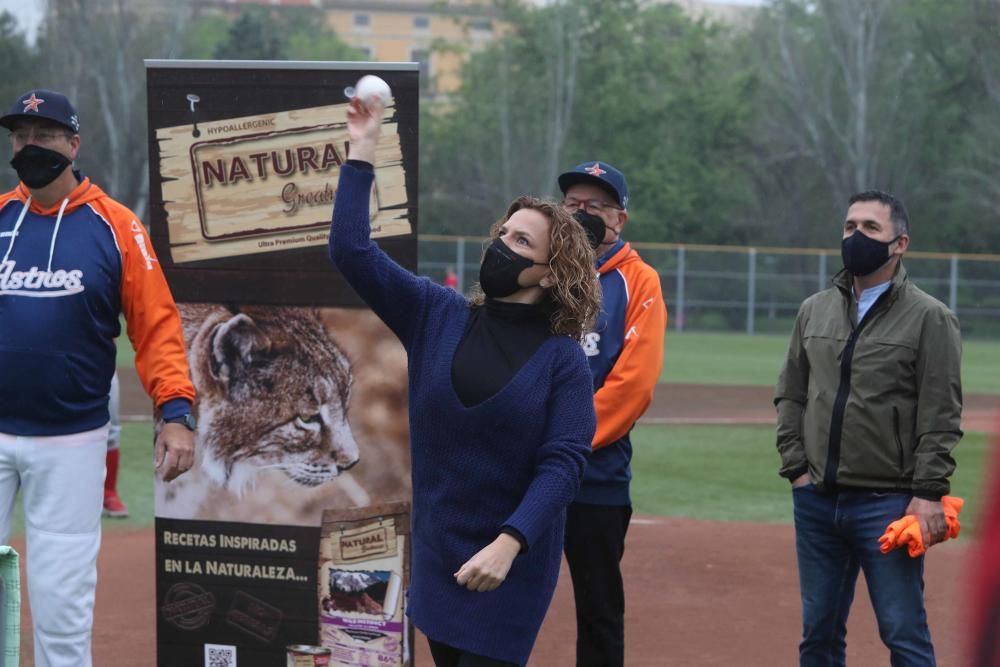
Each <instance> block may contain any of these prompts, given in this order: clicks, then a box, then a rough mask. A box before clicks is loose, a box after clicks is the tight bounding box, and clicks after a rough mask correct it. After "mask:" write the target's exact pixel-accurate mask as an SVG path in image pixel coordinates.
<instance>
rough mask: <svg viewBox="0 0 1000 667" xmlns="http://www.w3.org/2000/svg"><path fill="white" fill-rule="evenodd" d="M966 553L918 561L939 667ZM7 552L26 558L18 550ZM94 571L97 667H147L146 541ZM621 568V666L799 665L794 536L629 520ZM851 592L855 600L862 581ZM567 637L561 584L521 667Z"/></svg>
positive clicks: (722, 411)
mask: <svg viewBox="0 0 1000 667" xmlns="http://www.w3.org/2000/svg"><path fill="white" fill-rule="evenodd" d="M122 380H123V414H124V415H126V416H130V415H131V416H135V417H140V418H145V419H148V416H147V415H148V409H149V404H148V401H147V400H146V399H145V398H144V397H143V394H142V392H141V389H140V388H139V387H138V383H137V381H136V379H135V377H134V374H125V375H124V376H123V378H122ZM770 395H771V390H770V389H769V388H767V387H717V386H715V387H713V386H705V385H662V386H661V387H660V389H659V390H658V391H657V395H656V400H655V402H654V405H653V406H652V408H651V409H650V410H649V412H648V415H647V417H646V419H645V420H644V421H647V422H650V423H663V424H682V423H734V424H747V423H750V424H754V423H757V424H761V423H773V420H774V416H773V415H774V412H773V408H772V407H771V403H770V400H771V399H770ZM995 401H996V399H995V398H992V397H976V396H971V397H966V405H967V409H966V413H965V417H966V423H964V424H963V426H964V427H965V428H967V429H969V430H985V429H986V428H988V424H990V422H989V416H990V414H991V412H992V410H993V409H994V408H995ZM789 502H791V499H790V498H789ZM963 537H964V536H963ZM971 545H972V543H971V542H970V541H969V540H967V539H962V540H960V541H959V542H957V543H954V544H952V543H949V544H945V545H942V546H940V547H936V548H935V549H934V550H933V551H932V552H931V553H930V555H929V556H928V557H927V570H926V581H927V608H928V614H929V616H930V623H931V630H932V632H933V633H934V640H935V644H936V646H937V653H938V664H940V665H942V667H947V666H949V665H958V664H960V647H961V632H960V628H961V625H962V618H963V592H962V586H961V582H962V577H961V576H960V575H961V573H963V572H964V570H965V568H964V567H963V565H964V563H963V560H964V558H965V554H966V553H967V552H968V551H969V549H970V547H971ZM15 547H16V548H18V549H19V550H21V549H23V547H24V544H23V541H21V542H19V543H16V544H15ZM22 553H23V551H22ZM99 569H100V579H99V585H98V595H97V610H96V619H95V624H94V658H95V662H94V664H95V665H99V666H100V667H145V666H150V665H154V664H155V658H154V655H155V634H154V627H155V623H154V620H155V617H154V613H155V609H154V606H155V605H154V599H155V595H154V561H153V532H152V530H146V531H141V532H127V531H120V530H119V531H107V532H106V533H105V538H104V546H103V548H102V551H101V557H100V560H99ZM623 569H624V573H625V584H626V598H627V605H628V611H627V619H626V620H627V633H628V636H627V641H626V643H627V654H626V664H628V665H629V666H635V667H645V666H649V667H653V666H656V667H660V666H663V665H680V666H685V667H686V666H695V667H701V666H710V665H733V664H736V665H744V666H747V667H753V666H760V667H775V666H779V665H792V664H795V663H796V662H797V661H796V655H797V654H796V646H797V642H798V637H799V628H800V626H799V606H798V604H799V602H798V583H797V570H796V567H795V554H794V534H793V530H792V527H791V526H789V525H771V524H754V523H719V522H707V521H692V520H686V519H674V518H663V517H642V516H640V517H635V518H633V521H632V526H631V528H630V531H629V535H628V540H627V548H626V553H625V560H624V565H623ZM564 574H565V573H564ZM22 585H23V584H22ZM859 586H861V587H862V588H863V586H864V584H863V581H862V582H859ZM22 590H26V589H22ZM26 598H27V595H26V593H25V605H24V610H23V612H22V646H23V656H24V659H23V660H22V664H23V665H31V664H33V660H32V657H31V656H32V647H31V632H30V628H31V625H30V618H29V617H28V614H27V603H26ZM575 634H576V631H575V623H574V616H573V602H572V593H571V590H570V587H569V577H568V575H567V576H562V577H561V578H560V581H559V587H558V589H557V591H556V597H555V600H554V602H553V604H552V608H551V609H550V611H549V614H548V617H547V618H546V621H545V624H544V626H543V627H542V632H541V635H540V636H539V638H538V643H537V644H536V647H535V651H534V654H533V656H532V660H531V662H530V663H529V664H530V665H533V666H537V667H560V666H562V665H572V664H573V655H574V642H575ZM848 656H849V663H850V664H853V665H878V664H887V663H888V654H887V651H886V650H885V648H884V647H883V646H882V644H881V642H880V641H879V639H878V635H877V632H876V629H875V621H874V616H873V614H872V611H871V607H870V604H869V602H868V596H867V593H866V592H864V591H863V590H859V592H858V596H857V598H856V600H855V605H854V610H853V613H852V615H851V620H850V624H849V632H848ZM417 662H418V664H420V665H423V666H427V665H431V664H432V663H431V660H430V655H429V653H428V650H427V645H426V642H425V641H424V640H423V639H422V638H418V642H417ZM181 667H196V666H181Z"/></svg>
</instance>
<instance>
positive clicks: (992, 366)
mask: <svg viewBox="0 0 1000 667" xmlns="http://www.w3.org/2000/svg"><path fill="white" fill-rule="evenodd" d="M124 326H125V325H124V323H122V327H124ZM118 343H119V344H118V366H120V367H132V366H134V365H135V352H134V351H133V350H132V346H131V344H130V343H129V340H128V338H127V337H126V336H122V337H121V338H119V339H118ZM663 349H664V357H663V370H662V371H661V372H660V382H667V383H672V384H744V385H766V386H774V383H775V381H776V380H777V379H778V373H779V372H780V371H781V364H782V363H783V362H784V359H785V352H786V350H787V349H788V336H785V335H775V334H757V335H756V336H747V335H745V334H736V333H692V332H685V333H677V332H676V331H673V330H670V331H668V332H667V336H666V338H665V339H664V345H663ZM962 389H963V390H964V391H965V393H968V394H1000V342H996V343H994V342H986V341H978V340H977V341H966V342H965V343H964V344H963V351H962Z"/></svg>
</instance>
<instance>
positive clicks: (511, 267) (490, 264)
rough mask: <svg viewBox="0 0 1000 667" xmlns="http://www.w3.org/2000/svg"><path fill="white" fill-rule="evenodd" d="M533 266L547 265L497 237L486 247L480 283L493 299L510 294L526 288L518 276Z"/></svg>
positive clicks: (487, 294)
mask: <svg viewBox="0 0 1000 667" xmlns="http://www.w3.org/2000/svg"><path fill="white" fill-rule="evenodd" d="M532 266H547V264H544V263H540V262H532V261H531V260H530V259H528V258H527V257H524V256H523V255H518V254H517V253H516V252H514V251H513V250H511V249H510V248H508V247H507V244H506V243H504V242H503V240H502V239H499V238H498V239H496V240H495V241H493V243H491V244H490V246H489V247H488V248H487V249H486V254H485V255H483V263H482V265H481V266H480V267H479V285H480V286H481V287H482V288H483V292H484V293H485V294H486V296H488V297H490V298H491V299H498V298H502V297H505V296H510V295H511V294H513V293H514V292H516V291H517V290H519V289H524V288H523V287H522V286H521V284H520V283H518V282H517V277H518V276H520V275H521V272H522V271H524V270H525V269H530V268H531V267H532Z"/></svg>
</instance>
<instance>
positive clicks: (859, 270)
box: [840, 229, 902, 277]
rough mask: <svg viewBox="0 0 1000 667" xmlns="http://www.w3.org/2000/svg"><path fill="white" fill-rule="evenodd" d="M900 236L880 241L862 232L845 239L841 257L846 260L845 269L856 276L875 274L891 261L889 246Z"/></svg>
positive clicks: (841, 248)
mask: <svg viewBox="0 0 1000 667" xmlns="http://www.w3.org/2000/svg"><path fill="white" fill-rule="evenodd" d="M900 236H902V234H900V235H899V236H897V237H896V238H894V239H892V240H891V241H879V240H878V239H873V238H872V237H870V236H865V235H864V234H862V233H861V231H860V230H857V229H856V230H854V233H853V234H851V235H850V236H848V237H847V238H846V239H844V240H843V241H842V242H841V244H840V257H841V259H843V260H844V268H846V269H847V270H848V271H850V272H851V273H852V274H854V275H856V276H862V277H864V276H867V275H869V274H871V273H875V272H876V271H878V270H879V269H880V268H882V266H883V265H884V264H885V263H886V262H888V261H889V246H891V245H892V244H893V243H895V242H896V241H898V240H899V238H900Z"/></svg>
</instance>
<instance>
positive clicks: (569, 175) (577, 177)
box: [559, 161, 628, 208]
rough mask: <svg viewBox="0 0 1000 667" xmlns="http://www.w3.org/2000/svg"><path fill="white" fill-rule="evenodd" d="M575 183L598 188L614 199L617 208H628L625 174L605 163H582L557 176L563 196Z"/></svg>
mask: <svg viewBox="0 0 1000 667" xmlns="http://www.w3.org/2000/svg"><path fill="white" fill-rule="evenodd" d="M577 183H592V184H594V185H597V186H600V187H602V188H604V189H605V190H607V191H608V194H609V195H611V196H612V197H614V198H615V201H616V202H617V204H618V205H619V206H621V207H622V208H628V185H626V184H625V174H623V173H621V172H620V171H618V170H617V169H615V168H614V167H612V166H611V165H610V164H608V163H607V162H596V161H592V162H584V163H583V164H578V165H577V166H576V167H574V168H573V169H572V170H571V171H567V172H565V173H564V174H561V175H560V176H559V188H560V189H561V190H562V193H563V194H564V195H565V194H566V191H567V190H569V189H570V188H571V187H573V186H574V185H576V184H577Z"/></svg>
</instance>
